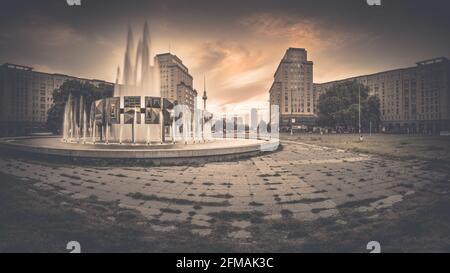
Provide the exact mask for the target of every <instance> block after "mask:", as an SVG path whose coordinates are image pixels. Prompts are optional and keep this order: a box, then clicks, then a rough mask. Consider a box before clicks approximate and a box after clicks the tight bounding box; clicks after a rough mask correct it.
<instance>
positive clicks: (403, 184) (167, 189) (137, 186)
mask: <svg viewBox="0 0 450 273" xmlns="http://www.w3.org/2000/svg"><path fill="white" fill-rule="evenodd" d="M0 170H1V171H2V172H4V173H7V174H12V175H15V176H18V177H21V178H22V179H23V180H30V181H33V183H35V186H37V187H39V188H42V189H47V190H54V191H57V192H59V193H61V194H64V195H67V196H71V198H75V199H83V198H88V197H92V196H95V197H96V198H98V200H101V201H117V202H118V204H119V206H120V207H123V208H130V209H135V210H138V211H139V212H140V213H142V215H144V216H145V217H146V218H147V219H148V220H150V221H151V223H152V225H151V227H152V228H153V229H154V230H157V231H172V230H174V229H177V226H179V225H180V224H183V225H185V224H187V226H189V227H190V228H191V232H192V233H194V234H198V235H201V236H208V235H209V234H210V233H211V231H212V229H213V225H214V223H215V222H216V221H217V219H219V218H220V219H222V220H223V219H227V220H228V221H229V223H230V225H231V227H232V228H231V229H228V234H224V236H227V237H229V238H235V239H249V238H251V237H252V225H254V224H255V223H254V221H252V219H253V218H254V217H259V218H260V220H261V221H265V220H266V221H267V220H276V219H280V218H282V217H284V216H286V215H288V216H289V217H292V218H295V219H297V220H299V221H308V222H310V221H314V220H317V219H320V218H330V217H333V218H334V219H338V220H337V221H340V222H342V223H343V224H345V221H344V220H339V217H340V214H341V212H342V210H343V209H347V210H348V209H351V210H354V211H355V212H364V215H365V217H372V216H373V215H376V214H377V213H378V211H380V210H383V209H386V208H389V207H391V206H393V205H395V204H396V203H399V202H402V200H403V199H404V198H405V197H406V196H408V195H414V194H415V193H416V192H417V191H420V190H421V189H422V188H423V187H426V186H427V184H428V183H430V182H431V179H433V180H434V179H446V174H444V173H440V172H434V171H431V170H427V169H425V168H423V162H421V161H418V160H411V161H399V160H395V159H387V158H382V157H377V156H371V155H366V154H357V153H352V152H346V151H343V150H339V149H332V148H325V147H319V146H314V145H307V144H302V143H296V142H290V141H284V142H283V149H282V150H281V151H278V152H275V153H271V154H266V155H263V156H259V157H253V158H249V159H245V160H241V161H238V162H222V163H208V164H205V165H202V166H175V167H174V166H170V167H148V168H147V167H92V166H72V165H62V164H61V165H58V164H46V163H40V162H37V161H21V160H18V159H8V158H3V159H0ZM36 181H37V182H36ZM246 216H248V217H246Z"/></svg>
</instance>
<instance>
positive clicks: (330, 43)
mask: <svg viewBox="0 0 450 273" xmlns="http://www.w3.org/2000/svg"><path fill="white" fill-rule="evenodd" d="M240 22H241V24H242V25H243V26H245V27H247V28H250V29H251V30H253V31H254V32H256V33H257V34H259V35H262V36H265V37H267V39H279V40H281V41H287V42H288V43H290V44H292V45H301V47H303V48H306V49H308V50H314V51H324V50H327V49H330V48H334V49H335V50H336V49H340V48H343V47H345V46H347V45H348V44H351V43H354V42H356V41H360V40H363V39H367V38H368V37H369V36H368V34H366V33H364V32H360V31H356V30H344V29H342V28H339V27H338V26H333V25H329V24H327V23H325V22H324V21H319V20H314V19H310V18H305V17H300V16H292V15H286V14H279V15H277V14H274V13H256V14H253V15H251V16H248V17H245V18H244V19H242V20H241V21H240ZM372 38H373V37H372Z"/></svg>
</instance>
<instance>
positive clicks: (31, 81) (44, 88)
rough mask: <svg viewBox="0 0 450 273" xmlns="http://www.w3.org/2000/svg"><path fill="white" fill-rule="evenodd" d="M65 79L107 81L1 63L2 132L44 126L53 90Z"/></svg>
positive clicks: (18, 132)
mask: <svg viewBox="0 0 450 273" xmlns="http://www.w3.org/2000/svg"><path fill="white" fill-rule="evenodd" d="M66 80H80V81H89V82H90V83H92V84H94V85H98V84H100V83H107V82H105V81H101V80H87V79H81V78H77V77H73V76H67V75H62V74H49V73H43V72H38V71H34V70H33V68H32V67H28V66H21V65H15V64H8V63H7V64H3V65H1V66H0V135H1V136H8V135H20V134H28V133H31V132H39V131H42V130H45V124H46V121H47V111H48V109H49V108H50V107H51V106H52V104H53V96H52V95H53V90H55V89H57V88H59V87H60V86H61V85H62V84H63V83H64V82H65V81H66Z"/></svg>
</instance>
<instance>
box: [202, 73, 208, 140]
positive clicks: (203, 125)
mask: <svg viewBox="0 0 450 273" xmlns="http://www.w3.org/2000/svg"><path fill="white" fill-rule="evenodd" d="M202 99H203V112H202V139H203V141H205V111H206V100H207V99H208V96H206V77H203V97H202Z"/></svg>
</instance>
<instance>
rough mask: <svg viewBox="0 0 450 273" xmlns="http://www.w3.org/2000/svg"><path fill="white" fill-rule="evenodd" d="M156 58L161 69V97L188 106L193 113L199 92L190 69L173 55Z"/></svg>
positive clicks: (167, 54) (162, 55) (168, 54)
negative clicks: (195, 87)
mask: <svg viewBox="0 0 450 273" xmlns="http://www.w3.org/2000/svg"><path fill="white" fill-rule="evenodd" d="M155 58H156V59H157V61H158V63H159V67H160V83H161V96H162V97H164V98H168V99H170V100H176V101H178V104H183V105H187V106H188V107H189V109H190V110H191V112H193V111H194V106H195V100H196V98H197V91H196V90H195V89H194V88H193V78H192V76H191V75H190V74H189V70H188V68H187V67H186V66H185V65H184V64H183V62H182V61H181V60H180V58H178V57H177V56H176V55H173V54H171V53H164V54H158V55H156V57H155Z"/></svg>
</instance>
